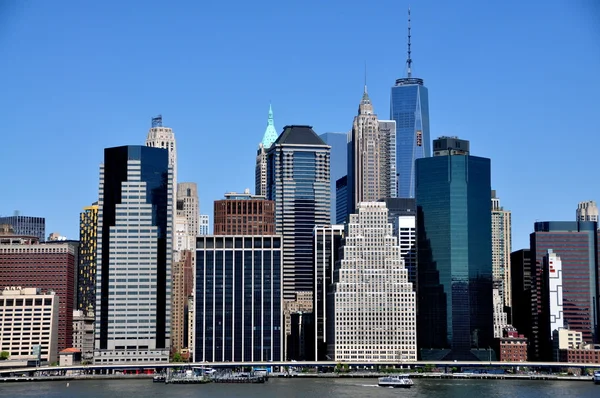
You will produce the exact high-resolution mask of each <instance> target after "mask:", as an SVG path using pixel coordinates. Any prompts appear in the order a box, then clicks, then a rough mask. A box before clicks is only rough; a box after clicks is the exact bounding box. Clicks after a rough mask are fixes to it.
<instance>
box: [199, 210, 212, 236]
mask: <svg viewBox="0 0 600 398" xmlns="http://www.w3.org/2000/svg"><path fill="white" fill-rule="evenodd" d="M198 223H199V224H200V232H198V235H208V234H209V233H210V219H209V217H208V214H200V216H199V218H198Z"/></svg>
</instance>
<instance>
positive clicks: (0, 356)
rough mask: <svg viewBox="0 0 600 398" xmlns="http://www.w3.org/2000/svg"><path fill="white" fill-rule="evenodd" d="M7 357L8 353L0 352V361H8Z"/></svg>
mask: <svg viewBox="0 0 600 398" xmlns="http://www.w3.org/2000/svg"><path fill="white" fill-rule="evenodd" d="M8 357H10V354H9V353H8V351H2V352H0V361H5V360H7V359H8Z"/></svg>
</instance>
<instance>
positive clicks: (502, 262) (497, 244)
mask: <svg viewBox="0 0 600 398" xmlns="http://www.w3.org/2000/svg"><path fill="white" fill-rule="evenodd" d="M511 231H512V221H511V212H510V210H504V208H503V207H502V206H500V198H498V197H497V196H496V191H492V275H493V278H494V288H497V289H498V293H499V294H500V297H501V298H502V301H503V303H504V305H505V306H507V307H510V306H511V305H512V304H511V283H510V253H511V251H512V237H511Z"/></svg>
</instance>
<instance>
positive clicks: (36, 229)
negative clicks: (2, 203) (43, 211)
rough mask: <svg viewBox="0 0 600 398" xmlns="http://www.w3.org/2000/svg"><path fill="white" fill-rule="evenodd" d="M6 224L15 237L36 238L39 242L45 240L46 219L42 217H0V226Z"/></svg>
mask: <svg viewBox="0 0 600 398" xmlns="http://www.w3.org/2000/svg"><path fill="white" fill-rule="evenodd" d="M1 224H8V225H10V226H11V227H12V229H13V232H14V234H15V235H27V236H36V237H37V238H38V239H39V241H40V242H44V241H45V240H46V219H45V218H44V217H29V216H19V215H14V216H8V217H0V225H1Z"/></svg>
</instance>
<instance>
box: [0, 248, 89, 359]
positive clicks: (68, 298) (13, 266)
mask: <svg viewBox="0 0 600 398" xmlns="http://www.w3.org/2000/svg"><path fill="white" fill-rule="evenodd" d="M2 238H3V239H2V240H0V287H1V286H21V287H22V288H34V289H41V291H42V292H43V293H47V292H50V291H53V292H55V293H56V295H57V296H58V297H59V299H60V300H59V304H58V329H57V343H56V353H58V352H59V351H62V350H64V349H65V348H69V347H71V346H72V344H73V307H74V305H75V301H76V295H75V269H76V263H77V250H78V249H77V244H75V243H72V242H55V243H51V244H50V243H37V242H38V241H37V238H33V237H19V236H13V237H12V238H11V237H9V236H3V237H2Z"/></svg>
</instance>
